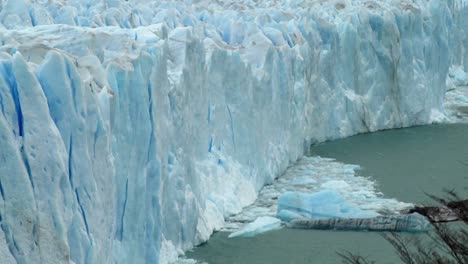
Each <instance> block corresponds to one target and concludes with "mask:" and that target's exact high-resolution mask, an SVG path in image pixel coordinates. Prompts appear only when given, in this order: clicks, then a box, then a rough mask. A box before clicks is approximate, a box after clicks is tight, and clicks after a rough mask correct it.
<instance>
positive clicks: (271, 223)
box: [229, 216, 281, 238]
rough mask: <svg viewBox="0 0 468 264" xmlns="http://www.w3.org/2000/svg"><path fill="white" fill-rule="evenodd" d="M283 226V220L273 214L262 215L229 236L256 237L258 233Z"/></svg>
mask: <svg viewBox="0 0 468 264" xmlns="http://www.w3.org/2000/svg"><path fill="white" fill-rule="evenodd" d="M280 228H281V220H279V219H278V218H275V217H271V216H261V217H259V218H257V219H255V221H253V222H252V223H248V224H247V225H245V226H244V227H243V228H241V229H240V230H238V231H236V232H233V233H231V234H230V235H229V238H233V237H254V236H256V235H259V234H262V233H265V232H268V231H271V230H276V229H280Z"/></svg>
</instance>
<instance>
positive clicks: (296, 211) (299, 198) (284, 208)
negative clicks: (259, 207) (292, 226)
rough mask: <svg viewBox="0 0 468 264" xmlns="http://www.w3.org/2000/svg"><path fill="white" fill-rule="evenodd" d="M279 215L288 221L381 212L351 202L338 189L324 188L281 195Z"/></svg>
mask: <svg viewBox="0 0 468 264" xmlns="http://www.w3.org/2000/svg"><path fill="white" fill-rule="evenodd" d="M277 216H278V217H279V218H280V219H281V220H283V221H287V222H288V221H291V220H293V219H299V218H306V219H331V218H369V217H376V216H379V214H378V213H377V212H374V211H370V210H369V211H367V210H362V209H360V208H359V207H357V206H355V205H351V204H349V203H348V202H346V201H345V200H344V199H343V197H342V196H341V195H340V194H339V193H338V192H336V191H333V190H324V191H320V192H318V193H314V194H309V193H301V192H286V193H284V194H282V195H280V197H279V198H278V210H277Z"/></svg>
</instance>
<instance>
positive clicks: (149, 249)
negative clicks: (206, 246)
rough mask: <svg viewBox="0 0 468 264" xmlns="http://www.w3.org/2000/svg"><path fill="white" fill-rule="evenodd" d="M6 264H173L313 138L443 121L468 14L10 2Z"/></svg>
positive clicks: (1, 170)
mask: <svg viewBox="0 0 468 264" xmlns="http://www.w3.org/2000/svg"><path fill="white" fill-rule="evenodd" d="M0 6H1V11H0V21H1V26H0V28H1V29H0V38H1V41H2V45H1V46H0V113H1V114H0V227H1V228H0V263H77V264H78V263H167V262H169V261H171V260H173V259H174V258H176V257H177V254H179V253H181V252H183V251H184V250H186V249H189V248H190V247H192V246H193V245H195V244H197V243H200V242H202V241H205V240H207V239H208V237H209V235H210V234H211V233H212V231H213V230H215V229H219V228H221V227H222V225H223V221H224V220H223V219H224V217H227V216H229V215H231V214H234V213H238V212H240V210H241V209H242V207H244V206H246V205H248V204H250V203H252V202H253V201H254V200H255V198H256V193H257V191H258V190H259V189H260V188H261V187H262V186H263V185H264V184H266V183H270V182H271V181H272V180H273V179H274V178H275V177H277V176H278V175H279V174H281V173H282V172H283V171H284V170H285V168H286V167H287V165H288V164H290V163H291V162H293V161H295V160H297V159H298V158H299V157H301V156H302V154H303V153H304V150H305V149H306V148H307V147H308V146H309V145H310V144H311V143H314V142H321V141H325V140H331V139H336V138H341V137H346V136H349V135H353V134H356V133H363V132H368V131H376V130H380V129H388V128H396V127H405V126H412V125H419V124H427V123H431V122H434V121H443V119H444V113H443V111H442V103H443V100H444V95H445V80H446V77H447V72H448V69H449V67H450V66H452V65H458V66H460V67H462V68H463V69H464V71H465V72H468V32H467V29H468V7H467V2H466V1H461V0H458V1H442V0H431V1H417V0H415V1H406V0H405V1H403V0H402V1H400V0H392V1H390V0H388V1H330V2H326V3H324V2H320V1H293V0H290V1H286V0H285V1H261V2H260V3H256V2H255V1H248V0H244V1H228V0H224V1H216V2H214V1H184V2H182V1H167V2H166V1H143V0H140V1H116V0H107V1H91V0H87V1H78V0H76V1H72V0H70V1H59V0H53V1H40V0H37V1H27V0H4V1H0Z"/></svg>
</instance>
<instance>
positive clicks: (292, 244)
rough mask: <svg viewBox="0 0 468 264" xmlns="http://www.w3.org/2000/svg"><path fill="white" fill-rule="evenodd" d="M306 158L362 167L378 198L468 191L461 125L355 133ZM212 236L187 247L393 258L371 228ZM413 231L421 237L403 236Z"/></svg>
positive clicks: (466, 137)
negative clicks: (368, 230) (339, 253)
mask: <svg viewBox="0 0 468 264" xmlns="http://www.w3.org/2000/svg"><path fill="white" fill-rule="evenodd" d="M309 155H312V156H322V157H328V158H335V159H336V160H338V161H340V162H343V163H349V164H357V165H360V166H361V167H362V169H361V170H360V171H359V174H360V175H363V176H368V177H371V178H372V179H374V180H375V181H376V182H377V183H378V188H379V190H380V191H382V192H383V193H384V194H385V196H386V197H389V198H396V199H398V200H400V201H403V202H411V203H418V204H430V203H433V202H432V201H431V199H430V198H428V196H427V195H426V194H435V195H442V194H443V189H454V190H455V191H457V192H458V193H459V194H461V195H462V196H463V197H464V198H466V196H467V194H468V124H454V125H431V126H421V127H413V128H405V129H396V130H388V131H382V132H377V133H369V134H362V135H357V136H353V137H349V138H346V139H342V140H336V141H332V142H326V143H323V144H320V145H316V146H313V147H312V148H311V150H310V153H309ZM228 235H229V233H226V232H218V233H215V234H214V235H213V236H212V237H211V238H210V240H209V241H208V242H207V243H205V244H203V245H201V246H199V247H197V248H195V249H194V250H193V251H192V252H187V257H189V258H192V259H196V260H199V261H201V262H207V263H209V264H234V263H237V264H303V263H318V264H327V263H330V264H334V263H341V258H340V257H339V256H338V255H337V254H336V252H343V251H349V252H353V253H356V254H360V255H362V256H366V257H368V258H369V260H375V261H377V262H376V263H401V261H400V260H399V258H398V257H397V255H396V254H395V253H394V249H393V247H392V246H390V245H389V244H388V243H387V242H386V241H385V240H384V239H383V238H382V237H381V236H380V235H379V233H374V232H351V231H348V232H338V231H314V230H293V229H286V228H284V229H281V230H277V231H271V232H268V233H266V234H262V235H258V236H256V237H254V238H231V239H229V238H228V237H227V236H228ZM405 236H421V237H420V238H423V237H425V235H424V234H405Z"/></svg>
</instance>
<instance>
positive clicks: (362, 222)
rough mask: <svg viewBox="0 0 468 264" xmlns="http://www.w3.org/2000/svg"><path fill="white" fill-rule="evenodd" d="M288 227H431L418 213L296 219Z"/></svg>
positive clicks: (410, 229)
mask: <svg viewBox="0 0 468 264" xmlns="http://www.w3.org/2000/svg"><path fill="white" fill-rule="evenodd" d="M287 226H288V227H290V228H301V229H324V230H327V229H333V230H344V231H392V232H424V231H428V230H430V229H431V228H432V225H431V223H430V222H429V221H428V220H427V219H426V217H424V216H422V215H420V214H418V213H412V214H406V215H384V216H377V217H372V218H355V219H349V218H347V219H343V218H330V219H320V220H310V219H297V220H293V221H291V222H289V223H288V224H287Z"/></svg>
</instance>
